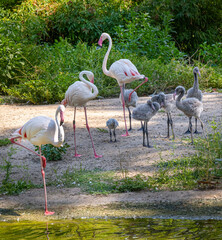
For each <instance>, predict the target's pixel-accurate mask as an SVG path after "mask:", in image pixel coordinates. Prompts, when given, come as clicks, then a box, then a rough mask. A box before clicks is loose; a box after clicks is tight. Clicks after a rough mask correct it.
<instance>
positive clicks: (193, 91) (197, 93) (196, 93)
mask: <svg viewBox="0 0 222 240" xmlns="http://www.w3.org/2000/svg"><path fill="white" fill-rule="evenodd" d="M197 74H198V75H199V76H200V71H199V68H198V67H195V68H194V69H193V75H194V83H193V87H192V88H190V89H188V90H187V96H186V98H192V97H195V98H197V99H198V100H199V101H200V102H202V99H203V94H202V91H201V90H200V89H199V83H198V77H197ZM188 133H190V129H189V127H188V129H187V131H186V132H185V134H188ZM194 133H198V131H197V118H195V131H194Z"/></svg>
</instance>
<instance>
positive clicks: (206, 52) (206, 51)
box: [199, 42, 222, 66]
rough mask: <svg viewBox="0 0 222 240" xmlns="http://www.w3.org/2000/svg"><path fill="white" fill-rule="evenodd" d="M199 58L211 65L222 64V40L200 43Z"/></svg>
mask: <svg viewBox="0 0 222 240" xmlns="http://www.w3.org/2000/svg"><path fill="white" fill-rule="evenodd" d="M199 58H200V60H201V62H203V63H207V64H210V65H211V66H217V65H219V66H222V61H221V59H222V42H218V43H215V44H212V45H209V44H207V42H204V43H203V44H200V50H199Z"/></svg>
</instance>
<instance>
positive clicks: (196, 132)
mask: <svg viewBox="0 0 222 240" xmlns="http://www.w3.org/2000/svg"><path fill="white" fill-rule="evenodd" d="M194 133H195V134H199V133H200V132H198V131H197V118H195V131H194Z"/></svg>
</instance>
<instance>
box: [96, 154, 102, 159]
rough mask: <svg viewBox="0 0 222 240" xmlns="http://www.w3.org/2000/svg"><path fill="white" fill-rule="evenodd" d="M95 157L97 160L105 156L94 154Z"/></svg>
mask: <svg viewBox="0 0 222 240" xmlns="http://www.w3.org/2000/svg"><path fill="white" fill-rule="evenodd" d="M94 157H95V158H101V157H103V155H97V154H94Z"/></svg>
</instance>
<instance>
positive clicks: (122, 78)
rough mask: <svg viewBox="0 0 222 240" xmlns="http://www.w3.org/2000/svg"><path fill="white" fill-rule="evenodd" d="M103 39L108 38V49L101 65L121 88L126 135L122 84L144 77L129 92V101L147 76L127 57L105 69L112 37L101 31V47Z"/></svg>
mask: <svg viewBox="0 0 222 240" xmlns="http://www.w3.org/2000/svg"><path fill="white" fill-rule="evenodd" d="M105 39H108V41H109V47H108V50H107V52H106V54H105V57H104V59H103V65H102V70H103V73H104V74H105V75H107V76H109V77H112V78H115V79H116V80H117V82H118V84H119V86H120V90H121V95H122V104H123V115H124V122H125V129H126V134H125V135H123V136H128V135H129V133H128V130H127V125H126V117H125V101H124V96H123V90H122V86H123V84H125V83H130V82H133V81H135V80H140V79H144V78H145V80H144V82H142V83H141V84H140V85H139V86H137V87H136V88H135V89H134V90H133V91H132V92H131V93H130V94H129V101H130V100H131V95H132V93H133V92H134V91H135V90H136V89H137V88H139V87H140V86H141V85H142V84H144V83H145V82H147V81H148V78H147V77H145V76H144V75H143V74H140V73H139V71H138V70H137V68H136V66H135V65H134V64H133V63H132V62H131V61H130V60H128V59H120V60H118V61H116V62H114V63H113V64H112V65H111V66H110V68H109V70H107V60H108V56H109V53H110V51H111V48H112V39H111V37H110V35H109V34H108V33H102V35H101V37H100V39H99V41H98V44H99V46H100V47H102V43H103V41H104V40H105Z"/></svg>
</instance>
